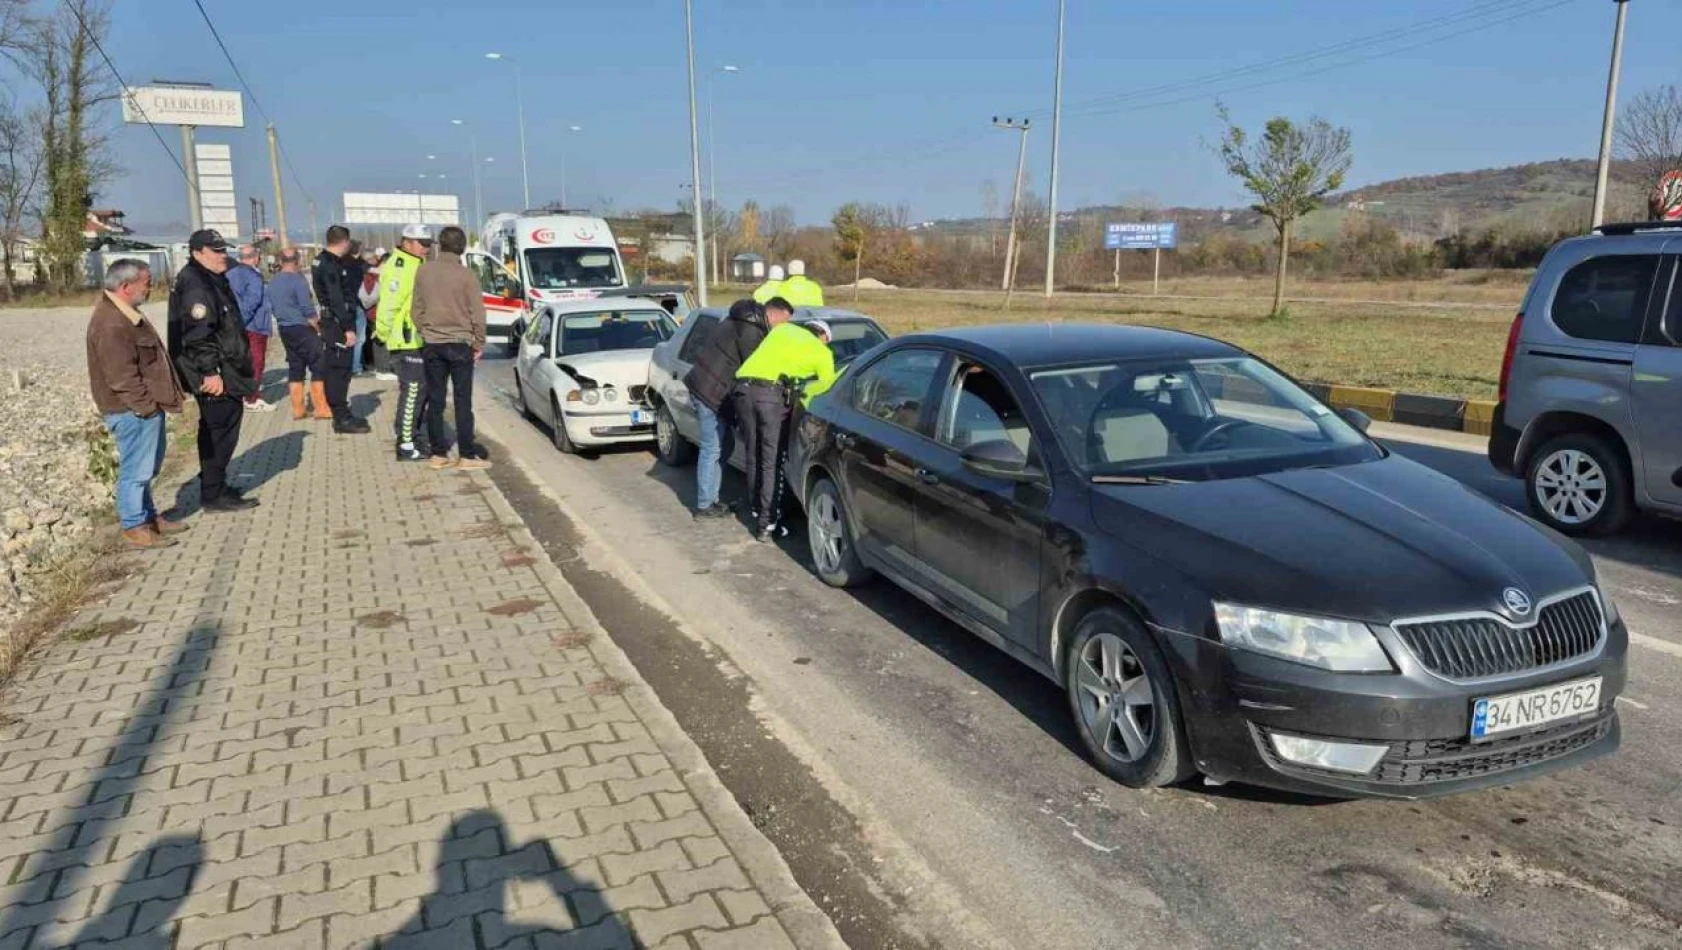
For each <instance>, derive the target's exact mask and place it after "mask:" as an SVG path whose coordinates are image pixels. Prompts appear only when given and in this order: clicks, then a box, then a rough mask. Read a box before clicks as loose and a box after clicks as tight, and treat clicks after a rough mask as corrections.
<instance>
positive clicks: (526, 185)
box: [485, 53, 531, 210]
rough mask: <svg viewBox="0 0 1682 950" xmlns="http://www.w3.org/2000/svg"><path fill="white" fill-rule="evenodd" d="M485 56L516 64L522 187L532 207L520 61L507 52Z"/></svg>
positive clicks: (515, 95)
mask: <svg viewBox="0 0 1682 950" xmlns="http://www.w3.org/2000/svg"><path fill="white" fill-rule="evenodd" d="M485 58H486V59H503V60H507V61H508V62H510V63H513V64H514V107H515V109H517V110H518V111H519V115H520V187H521V189H522V194H523V195H524V196H525V203H526V208H530V207H531V174H530V172H529V170H528V168H527V166H526V100H525V96H524V94H523V93H522V92H521V91H520V62H519V60H517V59H515V58H514V57H512V56H509V55H508V54H507V53H486V54H485ZM522 210H523V209H522Z"/></svg>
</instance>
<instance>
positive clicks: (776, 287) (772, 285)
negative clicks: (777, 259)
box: [753, 264, 783, 303]
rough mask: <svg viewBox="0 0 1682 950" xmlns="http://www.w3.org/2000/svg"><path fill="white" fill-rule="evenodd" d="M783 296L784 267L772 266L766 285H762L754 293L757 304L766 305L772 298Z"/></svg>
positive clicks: (779, 265)
mask: <svg viewBox="0 0 1682 950" xmlns="http://www.w3.org/2000/svg"><path fill="white" fill-rule="evenodd" d="M782 294H783V265H781V264H772V265H771V272H770V273H769V274H767V275H766V276H765V283H763V284H760V285H759V287H758V288H756V289H755V290H754V292H753V299H754V302H755V303H765V302H767V301H769V300H770V299H771V298H772V297H780V296H782Z"/></svg>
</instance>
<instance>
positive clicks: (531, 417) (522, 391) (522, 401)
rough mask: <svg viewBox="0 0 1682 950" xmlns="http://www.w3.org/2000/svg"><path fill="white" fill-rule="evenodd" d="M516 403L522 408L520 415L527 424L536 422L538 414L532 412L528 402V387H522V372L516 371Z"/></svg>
mask: <svg viewBox="0 0 1682 950" xmlns="http://www.w3.org/2000/svg"><path fill="white" fill-rule="evenodd" d="M514 401H515V403H516V404H518V405H519V407H520V415H522V416H524V417H525V419H526V421H527V422H536V421H537V413H535V412H532V411H531V404H530V403H528V402H526V387H524V386H522V385H520V371H519V370H515V371H514Z"/></svg>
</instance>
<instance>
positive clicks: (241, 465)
mask: <svg viewBox="0 0 1682 950" xmlns="http://www.w3.org/2000/svg"><path fill="white" fill-rule="evenodd" d="M297 425H300V426H302V425H304V423H297ZM311 425H312V426H313V427H323V428H322V429H321V431H331V430H329V429H325V428H324V427H326V426H327V425H328V423H326V422H314V423H311ZM312 431H315V429H314V428H311V429H304V428H298V429H293V430H291V431H289V432H284V433H281V434H280V435H276V436H271V437H269V438H267V439H264V440H263V441H261V442H259V443H257V444H256V445H253V446H252V447H250V448H248V449H246V450H245V451H243V452H241V453H240V454H238V455H236V456H234V460H233V461H232V462H231V463H229V465H228V483H229V484H230V485H232V486H233V487H235V488H237V489H239V490H240V491H242V492H249V491H251V490H253V489H256V488H260V487H262V486H263V485H265V484H267V483H268V482H270V481H272V480H273V479H274V478H275V477H276V476H278V475H280V474H281V473H282V472H290V471H292V470H293V469H295V468H297V467H298V465H299V464H300V463H302V462H303V460H304V440H305V439H307V438H308V437H309V435H310V433H311V432H312ZM199 501H200V498H199V479H198V476H197V475H195V476H193V477H192V478H190V479H188V480H187V481H185V482H182V483H181V485H180V487H178V488H177V489H176V490H175V507H174V508H172V509H170V512H169V514H170V515H171V516H173V517H178V518H184V517H186V516H187V515H190V514H192V513H193V512H196V511H198V510H199Z"/></svg>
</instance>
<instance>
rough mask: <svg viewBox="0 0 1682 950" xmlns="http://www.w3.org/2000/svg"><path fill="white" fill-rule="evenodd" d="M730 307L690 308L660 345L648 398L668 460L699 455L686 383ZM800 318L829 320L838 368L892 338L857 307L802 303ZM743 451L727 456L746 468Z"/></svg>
mask: <svg viewBox="0 0 1682 950" xmlns="http://www.w3.org/2000/svg"><path fill="white" fill-rule="evenodd" d="M725 312H726V311H725V310H723V309H722V308H719V307H705V308H702V309H700V310H696V311H694V312H692V313H690V314H689V317H688V319H686V320H684V322H683V326H682V327H680V328H678V332H677V334H676V335H675V336H673V337H672V338H671V339H669V340H667V341H665V342H664V343H661V344H660V345H659V346H656V347H655V348H654V355H653V357H652V358H651V359H650V360H649V362H648V401H649V404H650V405H651V406H652V408H653V409H654V444H655V447H656V448H657V449H658V450H659V452H660V459H661V460H662V461H664V462H665V463H666V464H667V465H673V466H678V465H687V464H689V463H690V462H691V461H693V460H694V458H695V446H696V445H697V444H698V443H699V442H700V441H701V423H700V422H699V421H697V420H696V418H695V406H694V404H693V403H692V402H691V401H690V395H689V387H687V386H685V385H684V384H683V378H684V377H685V376H687V375H689V368H690V367H691V366H692V365H694V362H693V361H694V358H695V353H696V352H697V351H698V350H699V349H700V348H701V342H702V341H703V340H705V339H706V335H707V331H709V330H711V329H712V328H713V327H716V326H718V323H719V321H720V320H723V319H724V315H725ZM794 319H795V320H796V321H802V320H822V321H824V322H825V323H827V324H829V331H830V341H829V348H830V350H831V351H832V352H833V353H834V354H835V368H836V369H840V368H842V367H843V366H846V365H847V364H848V363H851V362H852V361H853V360H854V359H857V358H858V357H859V355H861V354H863V353H865V352H866V351H868V350H870V349H871V348H872V347H874V346H876V345H877V344H878V343H883V342H886V340H887V339H888V335H887V334H886V333H884V332H882V328H881V327H880V326H878V325H877V323H876V321H875V320H872V319H870V318H869V317H867V316H865V315H864V314H862V313H859V312H857V311H855V310H843V309H841V308H839V307H801V308H800V310H799V311H797V312H796V313H795V315H794ZM741 455H742V446H741V443H740V442H738V443H737V444H736V447H735V450H734V451H733V452H732V453H731V457H730V458H728V459H726V460H725V461H726V462H727V463H728V464H730V465H733V466H735V467H736V468H742V467H743V464H742V461H741Z"/></svg>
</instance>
